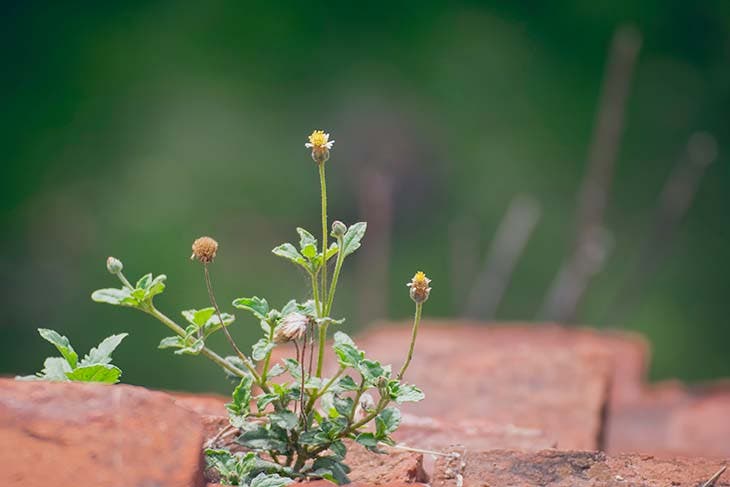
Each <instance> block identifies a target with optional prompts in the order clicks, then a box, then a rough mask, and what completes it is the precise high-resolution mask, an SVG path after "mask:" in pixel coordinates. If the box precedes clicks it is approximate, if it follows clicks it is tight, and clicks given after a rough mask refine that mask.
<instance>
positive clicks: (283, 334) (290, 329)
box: [274, 313, 310, 343]
mask: <svg viewBox="0 0 730 487" xmlns="http://www.w3.org/2000/svg"><path fill="white" fill-rule="evenodd" d="M309 322H310V319H309V317H308V316H306V315H303V314H302V313H291V314H288V315H286V316H285V317H284V319H283V320H281V323H279V326H277V327H276V331H275V332H274V343H284V342H290V341H292V340H300V339H302V338H304V334H305V333H306V332H307V326H309Z"/></svg>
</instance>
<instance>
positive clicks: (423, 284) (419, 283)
mask: <svg viewBox="0 0 730 487" xmlns="http://www.w3.org/2000/svg"><path fill="white" fill-rule="evenodd" d="M430 283H431V279H429V278H428V277H426V274H424V273H423V272H421V271H418V272H416V275H415V276H413V279H411V282H409V283H408V284H406V286H408V287H409V288H410V295H411V299H412V300H413V301H415V302H416V303H418V304H420V303H425V302H426V300H427V299H428V296H429V295H430V294H431V288H430V287H428V285H429V284H430Z"/></svg>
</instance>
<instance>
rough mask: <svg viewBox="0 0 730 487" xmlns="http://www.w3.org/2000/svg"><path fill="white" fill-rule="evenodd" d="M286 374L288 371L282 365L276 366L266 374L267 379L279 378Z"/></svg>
mask: <svg viewBox="0 0 730 487" xmlns="http://www.w3.org/2000/svg"><path fill="white" fill-rule="evenodd" d="M284 372H286V369H285V368H284V367H282V366H281V364H274V365H273V366H272V367H271V368H270V369H269V372H268V373H267V374H266V376H267V377H269V378H270V377H277V376H279V375H281V374H283V373H284Z"/></svg>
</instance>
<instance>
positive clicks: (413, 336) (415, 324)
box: [398, 303, 423, 380]
mask: <svg viewBox="0 0 730 487" xmlns="http://www.w3.org/2000/svg"><path fill="white" fill-rule="evenodd" d="M422 309H423V303H416V315H415V316H414V317H413V331H412V333H411V346H410V347H409V348H408V357H407V358H406V361H405V363H404V364H403V367H401V369H400V372H398V380H401V379H402V378H403V374H405V373H406V369H408V365H409V364H410V363H411V359H412V358H413V348H414V347H415V346H416V336H417V335H418V325H419V323H420V322H421V310H422Z"/></svg>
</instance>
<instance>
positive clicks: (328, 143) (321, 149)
mask: <svg viewBox="0 0 730 487" xmlns="http://www.w3.org/2000/svg"><path fill="white" fill-rule="evenodd" d="M329 139H330V134H327V133H325V132H324V130H315V131H314V132H312V135H310V136H309V142H307V143H306V144H304V147H306V148H308V149H312V159H313V160H314V162H316V163H317V164H324V163H325V162H327V159H329V158H330V149H332V145H333V144H334V143H335V141H334V140H329Z"/></svg>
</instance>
